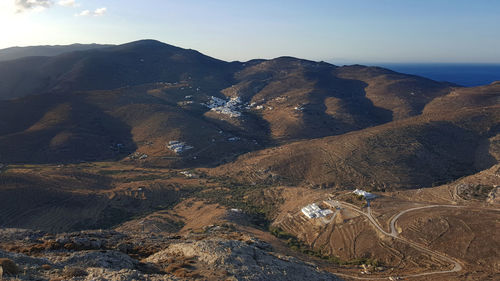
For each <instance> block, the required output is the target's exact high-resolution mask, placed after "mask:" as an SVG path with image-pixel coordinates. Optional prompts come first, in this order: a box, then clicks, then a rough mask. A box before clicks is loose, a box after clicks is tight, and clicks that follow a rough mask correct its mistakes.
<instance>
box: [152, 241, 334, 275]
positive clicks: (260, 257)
mask: <svg viewBox="0 0 500 281" xmlns="http://www.w3.org/2000/svg"><path fill="white" fill-rule="evenodd" d="M171 256H184V257H187V258H195V259H197V260H199V261H200V262H202V263H204V264H205V265H206V266H207V267H208V268H209V269H210V270H212V271H227V272H228V273H229V275H230V276H231V277H232V278H233V279H234V278H235V280H340V279H338V278H337V277H336V276H334V275H332V274H329V273H326V272H323V271H320V270H318V269H317V268H316V267H315V266H314V265H312V264H306V263H303V262H301V261H299V260H297V259H295V258H292V257H287V256H282V255H275V254H271V253H270V252H267V251H266V245H265V244H259V243H256V244H247V243H245V242H242V241H235V240H224V239H211V240H203V241H187V242H182V243H175V244H172V245H170V246H169V247H168V249H166V250H163V251H161V252H158V253H156V254H154V255H152V256H150V257H149V258H147V259H146V260H145V261H147V262H151V263H158V264H161V263H165V261H167V260H168V257H171Z"/></svg>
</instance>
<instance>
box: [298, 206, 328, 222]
mask: <svg viewBox="0 0 500 281" xmlns="http://www.w3.org/2000/svg"><path fill="white" fill-rule="evenodd" d="M301 211H302V213H303V214H304V215H305V216H306V217H308V218H310V219H312V218H321V217H325V216H327V215H329V214H331V213H333V212H332V210H330V209H325V210H321V208H320V207H318V205H316V203H312V204H309V205H307V206H305V207H304V208H302V209H301Z"/></svg>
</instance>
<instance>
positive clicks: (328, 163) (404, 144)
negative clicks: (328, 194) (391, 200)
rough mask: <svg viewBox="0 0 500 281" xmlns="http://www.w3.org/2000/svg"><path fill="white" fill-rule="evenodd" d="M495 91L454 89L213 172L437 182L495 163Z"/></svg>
mask: <svg viewBox="0 0 500 281" xmlns="http://www.w3.org/2000/svg"><path fill="white" fill-rule="evenodd" d="M497 91H498V85H497V84H493V85H490V86H484V87H481V88H477V89H476V88H469V89H459V90H456V91H455V92H453V93H451V94H449V95H447V96H443V97H442V98H439V99H436V100H435V101H433V102H431V103H430V104H429V107H428V108H426V109H425V111H428V112H426V113H425V114H423V115H419V116H416V117H412V118H408V119H405V120H401V121H396V122H389V123H386V124H384V125H380V126H376V127H372V128H368V129H365V130H361V131H356V132H351V133H348V134H343V135H340V136H331V137H325V138H320V139H315V140H308V141H300V142H294V143H291V144H287V145H283V146H279V147H274V148H270V149H266V150H261V151H258V152H254V153H250V154H247V155H243V156H241V157H239V159H238V160H236V161H235V162H234V163H229V164H227V165H225V166H221V167H219V168H218V171H217V172H215V173H216V174H236V175H238V176H237V177H235V178H238V179H240V180H242V181H247V182H268V183H269V182H273V183H279V184H294V185H297V184H299V185H311V186H323V187H337V188H355V187H358V186H364V187H369V188H370V189H379V190H385V189H387V190H389V189H394V188H418V187H429V186H433V185H436V184H441V183H444V182H447V181H451V180H454V179H457V178H459V177H462V176H465V175H470V174H473V173H475V172H478V171H480V170H482V169H485V168H488V167H490V166H492V165H494V164H496V163H498V160H499V158H498V156H499V151H500V147H498V138H499V133H500V131H499V127H498V124H499V123H500V110H499V108H500V107H499V106H500V105H499V104H498V92H497ZM443 100H444V101H446V100H453V101H454V103H455V106H460V109H455V110H454V109H453V107H448V106H449V103H443ZM450 103H451V102H450ZM457 104H460V105H457ZM478 104H480V105H483V106H480V107H478ZM486 105H487V106H486ZM440 107H441V108H440ZM431 109H432V110H431ZM243 175H244V176H243Z"/></svg>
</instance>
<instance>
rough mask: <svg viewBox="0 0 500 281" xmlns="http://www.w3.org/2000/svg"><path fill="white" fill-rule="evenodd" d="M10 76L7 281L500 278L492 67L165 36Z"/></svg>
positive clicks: (0, 70) (4, 137) (498, 136)
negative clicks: (311, 54) (466, 81)
mask: <svg viewBox="0 0 500 281" xmlns="http://www.w3.org/2000/svg"><path fill="white" fill-rule="evenodd" d="M94 47H96V46H94ZM0 81H6V82H5V83H1V84H0V262H4V261H3V260H2V259H8V260H9V261H11V262H13V263H15V266H16V268H15V269H16V270H14V269H12V270H10V269H9V270H10V271H9V272H7V271H8V270H7V268H8V267H7V265H6V264H2V265H1V266H2V267H0V268H2V270H3V273H0V277H1V275H2V274H3V277H4V278H6V280H17V279H15V278H18V279H20V280H100V279H95V278H97V277H100V276H107V277H106V278H107V279H103V280H184V279H193V280H265V279H266V278H271V279H272V280H291V279H290V278H292V280H304V279H312V280H402V279H404V280H407V279H408V280H496V279H498V278H499V277H500V275H499V272H500V263H499V262H498V252H499V251H500V240H499V237H498V235H497V233H498V232H499V228H500V224H499V218H500V199H499V196H500V194H499V192H500V164H499V160H500V126H499V124H500V99H499V97H500V84H499V83H498V82H496V83H492V84H490V85H483V86H479V87H462V86H459V85H454V84H452V83H448V82H437V81H432V80H429V79H426V78H422V77H418V76H413V75H406V74H401V73H397V72H393V71H391V70H388V69H384V68H380V67H367V66H361V65H351V66H336V65H332V64H328V63H325V62H314V61H309V60H302V59H298V58H292V57H279V58H276V59H270V60H260V59H259V60H250V61H247V62H237V61H235V62H225V61H222V60H218V59H214V58H211V57H208V56H205V55H203V54H201V53H199V52H197V51H194V50H187V49H182V48H178V47H175V46H172V45H168V44H164V43H161V42H158V41H154V40H142V41H137V42H131V43H128V44H123V45H117V46H102V48H97V47H96V48H90V49H86V50H78V51H68V52H66V53H62V54H58V55H54V56H44V57H24V58H19V59H15V60H8V61H0ZM355 190H357V192H358V193H357V194H355V193H353V191H355ZM363 191H366V192H369V193H363ZM363 194H365V195H363ZM371 195H373V197H371ZM313 203H315V204H316V205H315V206H313V207H311V205H310V204H313ZM306 206H309V207H307V208H306V211H304V209H303V208H305V207H306ZM318 209H319V210H318ZM308 210H309V211H308ZM321 210H323V211H325V210H328V211H325V212H322V211H321ZM290 276H294V277H290ZM120 278H122V279H120Z"/></svg>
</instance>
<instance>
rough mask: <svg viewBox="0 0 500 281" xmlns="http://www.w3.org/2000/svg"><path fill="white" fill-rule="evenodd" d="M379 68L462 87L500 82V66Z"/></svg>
mask: <svg viewBox="0 0 500 281" xmlns="http://www.w3.org/2000/svg"><path fill="white" fill-rule="evenodd" d="M377 66H381V67H385V68H388V69H391V70H394V71H396V72H401V73H407V74H413V75H418V76H423V77H426V78H429V79H432V80H436V81H447V82H452V83H454V84H458V85H461V86H480V85H487V84H491V83H492V82H494V81H500V64H472V63H467V64H459V63H380V64H377Z"/></svg>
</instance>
